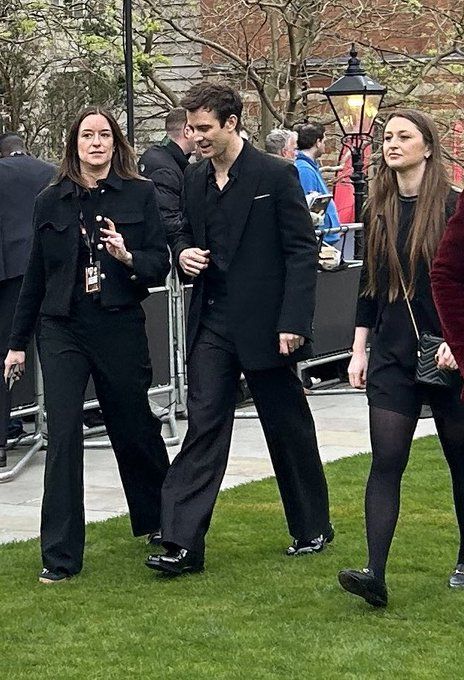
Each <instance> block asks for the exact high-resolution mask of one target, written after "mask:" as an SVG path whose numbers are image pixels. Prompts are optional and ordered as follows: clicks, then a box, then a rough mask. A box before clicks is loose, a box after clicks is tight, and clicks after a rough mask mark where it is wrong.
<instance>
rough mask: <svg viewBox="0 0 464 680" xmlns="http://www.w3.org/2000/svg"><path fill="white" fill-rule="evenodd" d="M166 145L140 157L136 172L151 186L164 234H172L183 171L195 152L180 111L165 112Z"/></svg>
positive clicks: (178, 212)
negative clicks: (154, 193) (153, 190)
mask: <svg viewBox="0 0 464 680" xmlns="http://www.w3.org/2000/svg"><path fill="white" fill-rule="evenodd" d="M165 129H166V135H167V136H168V138H169V142H168V143H167V144H166V145H158V144H154V145H153V146H151V147H150V148H149V149H147V150H146V151H145V153H143V154H142V156H141V157H140V160H139V169H140V172H141V174H142V175H143V176H144V177H148V179H151V181H152V182H153V184H154V185H155V191H156V198H157V203H158V208H159V211H160V215H161V220H162V222H163V224H164V228H165V230H166V234H167V235H168V237H169V235H170V234H171V233H173V232H176V231H177V229H178V228H179V223H180V221H181V207H180V200H181V194H182V187H183V185H184V170H185V168H186V167H187V166H188V164H189V158H190V155H191V153H192V152H193V150H194V149H195V142H194V141H193V138H192V132H191V130H190V128H189V127H188V125H187V114H186V111H185V109H183V108H179V107H178V108H175V109H172V110H171V111H169V113H168V115H167V116H166V119H165Z"/></svg>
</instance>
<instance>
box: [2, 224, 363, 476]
mask: <svg viewBox="0 0 464 680" xmlns="http://www.w3.org/2000/svg"><path fill="white" fill-rule="evenodd" d="M362 226H363V225H362V224H345V225H341V226H340V227H338V228H334V229H330V230H317V231H316V234H317V235H318V236H319V237H321V236H323V234H324V233H328V232H330V233H340V234H341V235H342V237H343V238H344V239H346V238H347V237H350V236H351V234H353V235H354V232H356V231H358V230H360V229H362ZM353 240H354V239H353ZM347 245H348V244H347V243H346V242H345V248H344V249H342V250H345V249H346V250H347V251H349V250H350V249H351V248H349V247H346V246H347ZM347 254H348V252H347ZM350 254H351V253H350ZM345 262H346V264H347V267H346V268H345V269H341V270H340V271H333V272H332V271H321V272H318V287H317V297H316V309H315V316H314V327H315V331H314V344H313V347H314V357H313V358H312V359H308V360H307V361H304V362H301V363H300V364H298V372H299V375H300V377H302V376H303V373H304V371H306V370H310V369H311V368H312V367H314V366H318V365H321V364H325V363H330V362H334V361H339V360H340V359H344V358H348V357H349V356H351V343H352V335H353V328H354V319H355V313H356V302H357V295H358V284H359V275H360V271H361V264H362V263H361V261H359V260H346V258H345ZM191 288H192V286H191V285H183V284H181V283H179V279H178V277H177V275H176V274H175V273H174V274H172V275H171V276H170V277H169V278H168V281H167V283H166V286H164V287H159V288H154V289H152V290H151V291H150V292H151V293H152V294H151V295H150V296H149V297H148V298H147V299H146V300H145V301H144V303H143V306H144V309H145V313H146V315H147V324H146V329H147V335H148V344H149V349H150V357H151V361H152V366H153V375H154V377H155V380H156V383H154V384H153V385H152V387H151V388H150V390H149V392H148V394H149V398H150V402H151V403H152V408H153V411H154V412H155V414H156V415H157V416H158V417H160V418H161V420H162V421H163V422H165V423H167V424H168V426H169V430H170V436H169V437H167V438H166V439H165V441H166V444H167V445H168V446H172V445H175V444H178V443H179V434H178V429H177V423H176V415H178V416H181V417H182V416H184V415H185V413H186V410H187V406H186V390H187V378H186V369H185V365H186V349H185V337H186V318H187V312H188V306H189V302H190V297H191ZM29 351H30V350H29ZM32 356H33V357H34V359H35V360H34V362H33V364H34V371H33V376H34V378H33V381H32V382H31V386H30V389H29V394H28V395H27V396H23V399H22V401H21V403H20V404H17V405H16V408H15V409H14V410H13V411H12V416H21V415H28V414H29V415H30V414H33V415H34V432H33V433H32V434H30V435H27V436H26V437H25V438H22V440H21V442H20V444H21V445H23V443H24V444H27V445H28V446H29V448H28V450H27V451H26V453H25V454H24V456H23V457H22V458H21V459H20V460H19V462H18V463H16V465H14V467H13V468H11V469H7V470H5V471H4V472H0V482H6V481H11V480H12V479H14V478H15V477H16V476H17V475H18V474H19V473H20V472H21V470H23V469H24V467H25V466H26V465H27V463H28V462H29V460H30V459H31V458H32V456H33V455H34V454H35V453H36V452H37V451H38V450H39V449H40V448H43V447H45V446H46V441H45V436H44V432H43V422H44V419H46V413H44V405H43V386H42V376H41V373H40V366H39V362H38V359H37V356H36V353H35V351H34V352H32ZM27 363H28V366H29V367H30V365H31V363H32V362H31V361H30V358H29V360H28V362H27ZM27 374H28V375H29V380H30V377H31V371H30V368H29V371H27ZM26 377H27V376H26ZM24 385H26V382H25V383H24ZM24 385H23V386H22V387H18V388H16V387H15V392H16V390H17V389H18V392H19V391H20V390H24ZM341 391H343V393H345V394H346V393H347V392H348V391H349V390H346V389H344V390H341ZM336 392H337V390H335V389H330V391H329V392H327V391H325V390H324V389H318V388H315V389H313V390H312V392H311V393H314V394H316V393H317V394H326V393H330V394H334V393H336ZM356 393H357V392H356ZM13 396H14V397H15V398H17V397H16V395H15V393H14V395H13ZM161 402H164V403H161ZM95 407H98V401H97V399H96V395H95V391H94V388H93V384H92V383H91V382H90V384H89V387H88V390H87V393H86V400H85V404H84V409H85V410H89V409H92V408H95ZM235 417H236V418H255V417H257V415H256V412H255V411H251V410H248V411H242V410H240V409H237V410H236V413H235ZM104 432H105V428H104V426H100V427H94V428H89V429H88V430H86V431H84V447H85V448H92V449H94V448H95V449H99V448H107V447H109V446H110V442H109V440H108V439H107V438H102V439H95V438H93V437H95V435H99V434H103V433H104Z"/></svg>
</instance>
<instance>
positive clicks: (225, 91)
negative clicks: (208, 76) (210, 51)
mask: <svg viewBox="0 0 464 680" xmlns="http://www.w3.org/2000/svg"><path fill="white" fill-rule="evenodd" d="M181 105H182V106H183V107H184V109H186V110H187V111H197V109H200V108H204V109H206V110H207V111H213V112H214V114H215V116H216V118H217V119H218V121H219V124H220V126H221V127H224V125H225V122H226V120H227V119H228V118H229V116H236V117H237V126H236V128H235V129H236V131H237V132H240V128H241V123H240V118H241V115H242V109H243V103H242V100H241V99H240V95H239V94H238V92H237V91H236V90H234V89H233V88H232V87H229V86H228V85H218V84H217V83H208V82H206V81H205V82H203V83H198V84H197V85H194V86H193V87H191V88H190V90H189V91H188V92H187V93H186V94H185V96H184V97H183V99H182V101H181Z"/></svg>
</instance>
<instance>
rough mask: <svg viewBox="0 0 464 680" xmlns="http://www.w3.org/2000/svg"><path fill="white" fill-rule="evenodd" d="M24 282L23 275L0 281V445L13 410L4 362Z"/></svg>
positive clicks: (2, 443) (4, 440) (4, 437)
mask: <svg viewBox="0 0 464 680" xmlns="http://www.w3.org/2000/svg"><path fill="white" fill-rule="evenodd" d="M22 282H23V277H22V276H17V277H16V278H14V279H7V280H6V281H0V371H1V376H0V447H3V446H5V444H6V440H7V433H8V423H9V421H10V410H11V394H10V393H9V392H8V390H7V387H6V384H5V381H4V379H3V370H4V362H5V359H6V355H7V354H8V340H9V337H10V333H11V327H12V325H13V317H14V313H15V308H16V303H17V301H18V297H19V292H20V290H21V284H22Z"/></svg>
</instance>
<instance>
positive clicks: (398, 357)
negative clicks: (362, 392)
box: [356, 192, 461, 418]
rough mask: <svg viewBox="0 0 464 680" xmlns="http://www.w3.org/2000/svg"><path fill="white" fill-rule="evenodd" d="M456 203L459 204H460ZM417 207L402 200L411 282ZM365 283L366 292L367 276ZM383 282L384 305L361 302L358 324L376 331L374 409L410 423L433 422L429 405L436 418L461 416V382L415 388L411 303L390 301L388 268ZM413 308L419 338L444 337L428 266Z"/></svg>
mask: <svg viewBox="0 0 464 680" xmlns="http://www.w3.org/2000/svg"><path fill="white" fill-rule="evenodd" d="M453 193H454V192H453ZM452 198H453V199H454V198H455V197H452ZM451 202H452V203H453V204H455V201H454V200H452V201H451ZM415 206H416V197H408V198H405V197H400V217H399V225H398V239H397V248H398V255H399V258H400V261H401V264H402V268H403V272H404V273H405V279H406V281H407V280H408V249H407V239H408V235H409V230H410V228H411V225H412V221H413V218H414V210H415ZM447 212H448V211H447ZM362 279H364V281H363V280H362V281H361V285H362V286H363V285H365V280H366V279H365V276H363V277H362ZM379 281H380V283H379V288H380V289H381V292H380V294H379V298H378V299H376V300H369V299H367V298H365V297H362V296H361V297H360V298H359V304H358V314H357V321H356V325H357V326H367V327H369V328H372V333H371V339H370V347H371V349H370V357H369V365H368V372H367V384H366V393H367V398H368V401H369V405H370V406H375V407H377V408H382V409H386V410H388V411H395V412H396V413H401V414H403V415H405V416H407V417H410V418H418V417H420V416H421V415H422V416H424V415H425V416H429V415H430V412H428V410H423V409H422V407H423V405H424V404H429V405H430V406H431V407H432V410H433V411H434V412H435V413H440V412H446V413H448V414H449V412H450V411H455V409H457V408H459V407H460V390H461V386H460V384H459V381H456V388H455V389H454V388H453V389H449V388H441V387H438V388H437V387H427V386H424V385H420V384H418V383H416V382H415V379H414V374H415V368H416V362H417V338H416V334H415V331H414V327H413V325H412V321H411V317H410V315H409V311H408V308H407V305H406V302H405V301H404V299H403V296H402V293H400V295H399V297H398V299H397V300H396V301H395V302H389V301H388V297H387V290H388V273H387V272H386V271H385V267H381V268H380V273H379ZM382 281H383V285H382ZM361 290H362V288H361ZM411 306H412V309H413V312H414V316H415V319H416V322H417V325H418V328H419V333H421V332H423V331H429V332H431V333H433V334H434V335H438V336H441V335H442V331H441V328H440V322H439V319H438V314H437V312H436V309H435V305H434V302H433V299H432V290H431V284H430V276H429V272H428V268H427V266H426V264H425V262H424V261H419V263H418V267H417V275H416V286H415V294H414V297H413V299H412V301H411Z"/></svg>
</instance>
